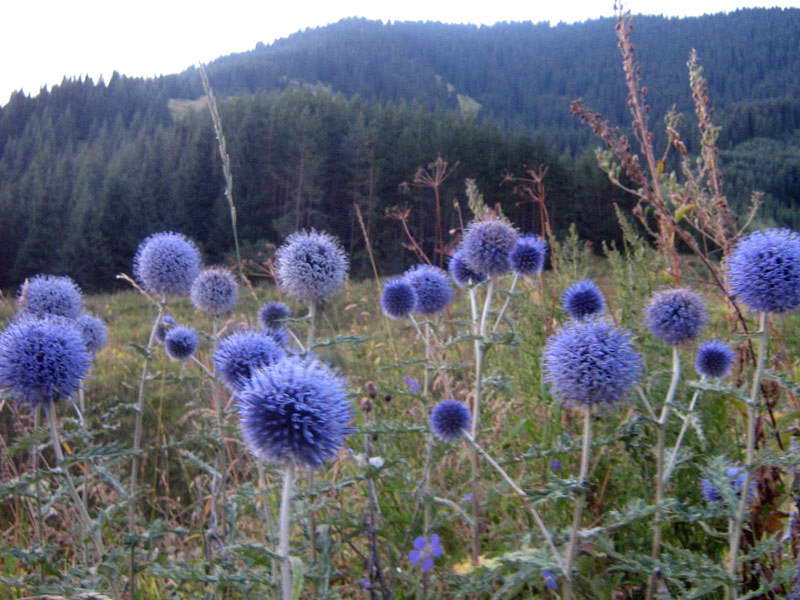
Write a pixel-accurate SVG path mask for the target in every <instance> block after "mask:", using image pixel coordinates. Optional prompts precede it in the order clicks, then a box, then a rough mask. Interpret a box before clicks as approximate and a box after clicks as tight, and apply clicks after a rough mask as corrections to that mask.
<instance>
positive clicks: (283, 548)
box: [278, 461, 295, 600]
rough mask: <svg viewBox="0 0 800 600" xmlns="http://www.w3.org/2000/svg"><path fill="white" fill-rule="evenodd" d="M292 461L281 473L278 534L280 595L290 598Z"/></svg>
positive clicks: (293, 468)
mask: <svg viewBox="0 0 800 600" xmlns="http://www.w3.org/2000/svg"><path fill="white" fill-rule="evenodd" d="M294 470H295V466H294V462H292V461H289V464H288V465H286V470H285V471H284V473H283V492H282V493H281V513H280V525H279V534H278V554H280V555H281V597H282V600H292V561H291V558H290V556H289V525H290V515H291V502H292V484H293V483H294Z"/></svg>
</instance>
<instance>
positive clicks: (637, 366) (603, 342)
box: [544, 319, 642, 406]
mask: <svg viewBox="0 0 800 600" xmlns="http://www.w3.org/2000/svg"><path fill="white" fill-rule="evenodd" d="M630 338H631V335H630V333H628V332H626V331H622V330H620V329H617V328H616V327H614V326H613V325H611V324H610V323H607V322H606V321H603V320H600V319H593V320H586V321H572V322H571V323H569V324H568V325H567V326H565V327H563V328H561V329H559V330H558V331H557V332H556V333H555V334H554V335H552V336H551V337H550V339H548V340H547V344H546V345H545V348H544V373H545V380H546V381H548V382H549V383H550V386H551V389H552V391H553V394H554V395H555V396H556V398H558V399H559V400H561V401H562V402H566V403H573V402H574V403H576V404H582V405H584V406H592V405H610V404H614V403H617V402H619V401H621V400H623V399H624V398H625V396H626V395H627V394H628V392H629V390H630V388H631V387H632V386H633V384H634V383H635V382H636V380H637V379H638V377H639V375H640V373H641V370H642V366H641V365H642V361H641V358H640V357H639V355H638V354H637V353H636V351H635V350H634V349H633V346H632V345H631V342H630Z"/></svg>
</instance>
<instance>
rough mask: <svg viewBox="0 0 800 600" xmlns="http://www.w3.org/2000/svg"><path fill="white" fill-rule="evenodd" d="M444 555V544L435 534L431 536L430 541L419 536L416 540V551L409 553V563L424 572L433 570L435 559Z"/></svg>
mask: <svg viewBox="0 0 800 600" xmlns="http://www.w3.org/2000/svg"><path fill="white" fill-rule="evenodd" d="M441 555H442V542H441V540H440V539H439V536H438V535H436V534H435V533H434V534H432V535H431V539H430V541H428V540H427V539H426V538H425V537H424V536H419V537H418V538H417V539H415V540H414V549H413V550H412V551H411V552H409V553H408V560H409V562H410V563H411V564H412V565H414V566H415V567H417V566H418V567H420V568H421V569H422V570H423V571H429V570H430V569H432V568H433V562H434V560H435V559H437V558H439V557H440V556H441Z"/></svg>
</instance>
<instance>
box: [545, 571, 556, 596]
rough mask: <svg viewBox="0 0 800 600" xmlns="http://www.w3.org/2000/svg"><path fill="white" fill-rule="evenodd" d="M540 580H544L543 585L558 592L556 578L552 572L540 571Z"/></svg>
mask: <svg viewBox="0 0 800 600" xmlns="http://www.w3.org/2000/svg"><path fill="white" fill-rule="evenodd" d="M542 579H544V585H545V586H546V587H548V588H549V589H551V590H553V591H556V590H558V582H557V581H556V576H555V575H554V574H553V572H552V571H548V570H544V571H542Z"/></svg>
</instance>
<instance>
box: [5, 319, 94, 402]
mask: <svg viewBox="0 0 800 600" xmlns="http://www.w3.org/2000/svg"><path fill="white" fill-rule="evenodd" d="M90 363H91V355H90V354H89V351H88V350H87V349H86V344H85V343H84V342H83V339H82V338H81V334H80V333H79V332H78V329H77V327H75V325H74V321H69V320H67V319H65V318H60V317H53V316H48V317H44V318H38V317H33V316H28V317H22V318H20V319H18V320H16V321H14V322H12V323H11V324H10V325H9V326H8V328H7V329H6V330H5V331H3V333H2V334H0V386H2V387H3V388H5V389H6V390H7V391H8V393H9V394H11V395H12V396H14V397H16V398H18V399H20V400H23V401H26V402H30V403H32V404H33V405H46V404H48V403H49V402H50V401H51V400H52V401H55V400H58V399H59V398H66V397H68V396H70V395H71V394H72V393H74V392H76V391H78V389H80V386H81V381H82V380H83V378H84V377H85V376H86V373H87V371H88V369H89V364H90Z"/></svg>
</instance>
